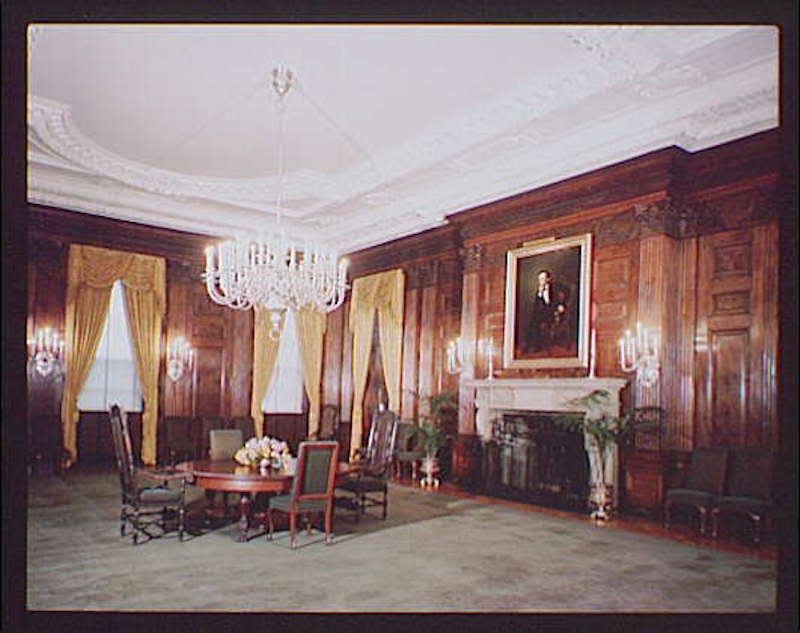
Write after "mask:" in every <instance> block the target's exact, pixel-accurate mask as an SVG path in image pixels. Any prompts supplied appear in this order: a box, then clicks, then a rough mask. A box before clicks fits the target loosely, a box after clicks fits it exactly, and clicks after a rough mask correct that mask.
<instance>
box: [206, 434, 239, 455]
mask: <svg viewBox="0 0 800 633" xmlns="http://www.w3.org/2000/svg"><path fill="white" fill-rule="evenodd" d="M208 439H209V449H208V457H209V458H210V459H229V458H231V457H233V454H234V453H235V452H236V451H238V450H239V449H240V448H241V447H242V445H243V444H244V436H243V435H242V432H241V431H240V430H239V429H211V430H210V431H209V438H208Z"/></svg>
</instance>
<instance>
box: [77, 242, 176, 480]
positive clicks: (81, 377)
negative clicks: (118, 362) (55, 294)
mask: <svg viewBox="0 0 800 633" xmlns="http://www.w3.org/2000/svg"><path fill="white" fill-rule="evenodd" d="M159 270H160V271H161V272H160V276H159V273H158V271H159ZM117 280H122V281H123V283H124V284H125V285H126V287H128V288H132V289H134V290H136V291H138V292H139V293H141V295H142V296H145V295H152V296H151V297H150V298H149V299H141V300H137V303H140V302H141V303H142V304H143V306H144V304H148V303H149V305H150V306H151V309H152V310H153V311H155V312H157V313H158V314H159V315H163V311H164V306H165V301H164V295H165V282H164V260H163V259H161V258H158V257H149V256H147V255H137V254H135V253H126V252H122V251H114V250H109V249H106V248H98V247H95V246H85V245H81V244H72V245H71V246H70V249H69V258H68V261H67V312H66V323H65V327H64V340H65V344H64V353H65V360H66V364H67V371H66V379H65V383H64V397H63V400H62V402H61V422H62V425H63V433H64V448H65V449H66V450H67V452H68V453H69V458H68V464H67V465H68V466H69V465H72V464H74V463H75V462H76V461H77V458H78V446H77V428H78V419H79V416H80V414H79V412H78V396H79V395H80V393H81V390H82V389H83V386H84V384H85V382H86V379H87V378H88V376H89V372H90V371H91V368H92V365H93V364H94V360H95V356H96V355H97V346H98V345H99V344H100V337H101V335H102V332H103V325H104V324H105V321H106V319H107V318H108V309H109V303H110V298H111V287H112V286H113V285H114V282H115V281H117ZM143 306H142V307H140V308H137V309H139V310H140V311H141V312H143ZM129 314H132V311H131V308H130V306H129ZM139 318H141V319H144V318H147V315H145V314H144V313H142V314H141V315H140V317H139ZM135 320H136V318H134V317H133V316H132V317H131V319H130V321H131V330H132V335H133V339H134V345H135V347H136V348H137V352H136V353H137V364H138V365H139V373H140V379H141V381H142V385H143V387H144V389H145V394H144V395H145V403H146V407H147V412H148V413H149V416H150V418H149V423H148V424H149V426H147V427H145V428H144V429H143V435H144V437H143V440H142V460H143V461H145V463H155V460H154V456H155V449H156V446H155V424H156V420H157V419H158V388H157V385H158V349H159V347H158V346H159V340H158V339H159V338H160V335H161V319H160V318H159V319H158V323H154V324H151V325H148V326H147V327H142V326H141V325H139V326H138V328H139V333H137V330H136V329H135V326H134V324H133V322H134V321H135ZM151 328H157V336H156V341H155V353H154V354H153V352H152V351H144V352H143V351H142V350H140V349H139V347H140V343H139V341H140V340H143V338H144V337H146V336H147V334H146V331H147V330H148V329H151ZM150 345H151V347H152V343H151V344H150ZM153 356H155V359H156V361H155V363H154V364H152V365H150V367H149V372H143V371H142V370H141V366H142V363H143V360H144V359H146V358H148V357H150V358H152V357H153ZM153 371H155V376H156V377H155V384H156V389H155V391H154V392H153V391H152V390H150V391H148V384H149V383H150V384H151V383H152V378H151V377H150V376H151V374H152V372H153Z"/></svg>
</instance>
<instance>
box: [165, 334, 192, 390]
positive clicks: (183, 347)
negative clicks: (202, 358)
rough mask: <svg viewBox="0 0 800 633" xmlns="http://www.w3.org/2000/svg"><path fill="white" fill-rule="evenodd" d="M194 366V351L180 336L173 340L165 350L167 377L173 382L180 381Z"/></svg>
mask: <svg viewBox="0 0 800 633" xmlns="http://www.w3.org/2000/svg"><path fill="white" fill-rule="evenodd" d="M193 366H194V349H193V348H192V346H191V344H190V343H189V341H187V340H186V339H185V338H183V337H182V336H179V337H178V338H176V339H174V340H173V341H172V343H170V344H169V349H168V350H167V376H169V377H170V379H171V380H172V381H173V382H177V381H178V380H180V379H181V378H182V377H183V375H184V374H186V373H188V372H190V371H191V369H192V367H193Z"/></svg>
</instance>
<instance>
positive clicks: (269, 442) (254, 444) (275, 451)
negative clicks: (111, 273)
mask: <svg viewBox="0 0 800 633" xmlns="http://www.w3.org/2000/svg"><path fill="white" fill-rule="evenodd" d="M291 457H292V453H291V451H290V450H289V445H288V444H287V443H286V442H284V441H283V440H279V439H277V438H275V437H269V436H268V435H265V436H264V437H262V438H260V439H259V438H257V437H251V438H250V439H249V440H247V441H246V442H245V443H244V446H242V447H241V448H240V449H239V450H238V451H236V453H235V454H234V455H233V459H235V460H236V462H237V463H238V464H241V465H242V466H262V467H264V468H266V467H267V466H277V467H280V466H281V465H282V464H283V463H285V462H286V461H288V460H290V459H291Z"/></svg>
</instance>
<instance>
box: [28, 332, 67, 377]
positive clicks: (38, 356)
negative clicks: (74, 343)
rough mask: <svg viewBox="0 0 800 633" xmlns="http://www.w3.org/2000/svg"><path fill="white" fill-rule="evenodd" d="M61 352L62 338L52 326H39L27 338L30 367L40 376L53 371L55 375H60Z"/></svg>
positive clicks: (62, 352) (62, 346)
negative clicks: (29, 337) (31, 335)
mask: <svg viewBox="0 0 800 633" xmlns="http://www.w3.org/2000/svg"><path fill="white" fill-rule="evenodd" d="M63 354H64V339H63V338H61V336H60V335H59V333H58V332H56V331H54V330H53V329H52V328H49V327H45V328H41V329H39V330H37V331H36V334H35V335H34V337H33V338H32V339H29V340H28V355H29V357H30V361H29V364H30V368H31V369H34V370H35V371H36V372H37V373H38V374H39V375H40V376H49V375H50V374H51V373H53V372H54V371H55V372H56V375H60V373H61V357H62V356H63Z"/></svg>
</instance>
